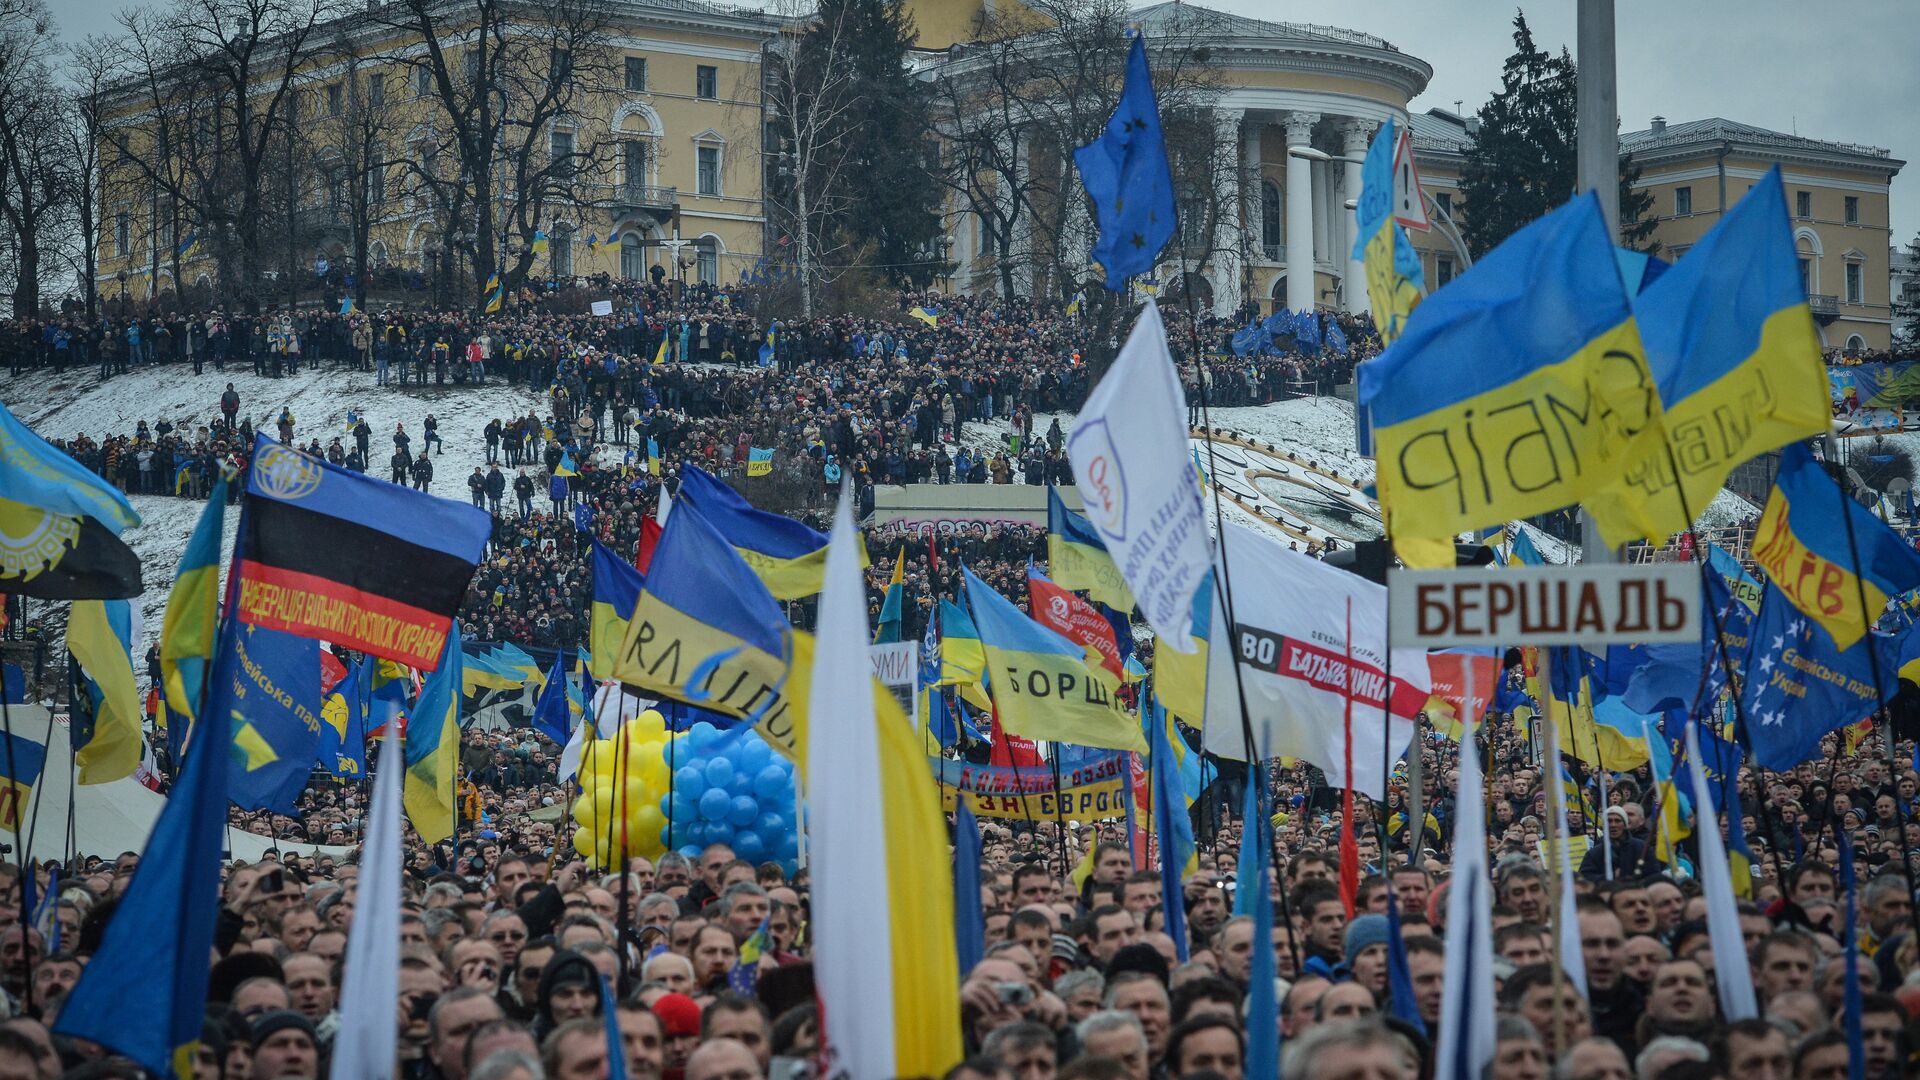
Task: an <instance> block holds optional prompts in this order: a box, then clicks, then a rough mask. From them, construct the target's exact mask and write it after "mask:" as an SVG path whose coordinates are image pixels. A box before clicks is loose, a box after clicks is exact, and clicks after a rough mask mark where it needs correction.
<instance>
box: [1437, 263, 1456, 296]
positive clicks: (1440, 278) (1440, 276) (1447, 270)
mask: <svg viewBox="0 0 1920 1080" xmlns="http://www.w3.org/2000/svg"><path fill="white" fill-rule="evenodd" d="M1433 280H1434V288H1436V289H1437V288H1440V287H1441V286H1443V285H1445V284H1446V283H1447V282H1449V281H1452V280H1453V260H1452V259H1435V260H1433Z"/></svg>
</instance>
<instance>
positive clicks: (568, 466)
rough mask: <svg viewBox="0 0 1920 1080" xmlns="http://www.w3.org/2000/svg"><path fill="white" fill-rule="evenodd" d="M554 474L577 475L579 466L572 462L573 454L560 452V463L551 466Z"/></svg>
mask: <svg viewBox="0 0 1920 1080" xmlns="http://www.w3.org/2000/svg"><path fill="white" fill-rule="evenodd" d="M553 475H555V476H579V475H580V466H578V465H577V464H575V463H574V460H573V455H572V454H570V453H566V452H564V451H562V452H561V454H560V463H559V464H558V465H555V466H554V467H553Z"/></svg>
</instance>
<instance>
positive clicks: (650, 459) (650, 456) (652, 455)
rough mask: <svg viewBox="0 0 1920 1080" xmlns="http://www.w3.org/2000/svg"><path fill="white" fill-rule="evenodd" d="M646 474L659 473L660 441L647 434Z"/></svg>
mask: <svg viewBox="0 0 1920 1080" xmlns="http://www.w3.org/2000/svg"><path fill="white" fill-rule="evenodd" d="M647 475H649V476H659V475H660V443H659V441H658V440H656V439H655V438H654V437H653V436H651V435H649V436H647Z"/></svg>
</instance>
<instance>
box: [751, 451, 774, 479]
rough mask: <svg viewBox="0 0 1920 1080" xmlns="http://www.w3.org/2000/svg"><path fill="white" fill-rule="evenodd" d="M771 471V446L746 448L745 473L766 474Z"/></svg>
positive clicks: (753, 474)
mask: <svg viewBox="0 0 1920 1080" xmlns="http://www.w3.org/2000/svg"><path fill="white" fill-rule="evenodd" d="M772 472H773V448H772V447H767V448H766V449H761V448H760V447H757V446H755V447H750V448H749V449H748V450H747V475H748V476H766V475H768V474H770V473H772Z"/></svg>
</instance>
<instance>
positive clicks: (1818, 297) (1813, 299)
mask: <svg viewBox="0 0 1920 1080" xmlns="http://www.w3.org/2000/svg"><path fill="white" fill-rule="evenodd" d="M1807 307H1808V308H1809V309H1811V310H1812V312H1813V318H1814V321H1816V322H1818V323H1819V324H1820V325H1821V326H1825V325H1827V324H1828V323H1830V322H1832V321H1833V320H1835V319H1837V318H1839V317H1840V298H1839V297H1837V296H1829V295H1827V294H1826V293H1808V294H1807Z"/></svg>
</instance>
